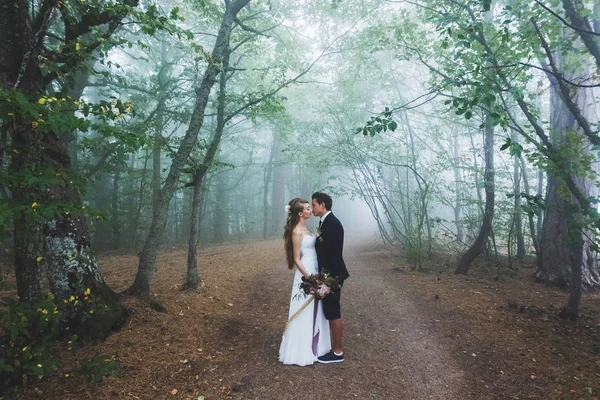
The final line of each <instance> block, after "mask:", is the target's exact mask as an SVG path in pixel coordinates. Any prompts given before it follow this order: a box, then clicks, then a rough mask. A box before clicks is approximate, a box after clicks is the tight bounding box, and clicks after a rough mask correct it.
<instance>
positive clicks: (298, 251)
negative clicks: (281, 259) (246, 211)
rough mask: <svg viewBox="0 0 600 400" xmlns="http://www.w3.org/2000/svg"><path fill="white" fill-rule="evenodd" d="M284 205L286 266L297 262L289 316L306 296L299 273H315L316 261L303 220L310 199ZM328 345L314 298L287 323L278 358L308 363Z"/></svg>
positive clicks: (308, 214)
mask: <svg viewBox="0 0 600 400" xmlns="http://www.w3.org/2000/svg"><path fill="white" fill-rule="evenodd" d="M286 208H287V209H288V214H287V222H286V224H285V231H284V233H283V239H284V241H285V253H286V256H287V262H288V267H289V268H290V269H293V268H294V266H296V274H295V275H294V283H293V284H292V296H291V300H290V311H289V314H288V318H290V317H291V316H292V315H294V314H295V313H296V311H298V310H299V309H300V308H301V307H302V305H303V304H304V303H305V302H306V301H307V300H308V298H307V297H306V296H305V295H304V292H302V294H300V293H301V290H300V283H301V282H302V277H303V276H305V277H308V276H310V275H311V274H315V273H317V271H318V264H317V252H316V250H315V242H316V240H317V237H316V236H314V235H313V234H312V233H310V231H309V230H308V228H306V220H307V219H309V218H310V217H311V215H312V214H311V209H310V204H309V202H308V201H306V200H304V199H300V198H295V199H292V200H291V201H290V202H289V204H288V207H286ZM330 347H331V344H330V335H329V322H328V321H327V320H326V319H325V315H324V314H323V305H322V303H321V302H320V301H315V300H313V301H312V303H311V304H309V305H308V307H306V308H305V309H304V310H303V311H302V312H301V313H300V314H299V315H298V316H297V317H296V318H294V320H292V321H291V322H290V323H289V325H288V327H287V329H286V331H285V332H284V333H283V339H282V341H281V347H280V348H279V361H281V362H282V363H284V364H295V365H310V364H313V363H314V362H315V361H317V357H318V356H321V355H323V354H326V353H327V352H328V351H329V349H330Z"/></svg>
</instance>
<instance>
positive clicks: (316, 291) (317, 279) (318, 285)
mask: <svg viewBox="0 0 600 400" xmlns="http://www.w3.org/2000/svg"><path fill="white" fill-rule="evenodd" d="M340 286H341V285H340V283H339V282H338V281H337V279H335V278H334V277H333V276H331V275H329V274H312V275H310V276H309V277H308V278H306V277H302V282H301V283H300V289H301V291H302V292H303V293H298V294H297V295H296V296H301V295H304V297H307V296H310V297H309V298H308V300H306V302H305V303H304V304H302V307H300V309H299V310H298V311H296V312H295V313H294V315H292V316H291V317H290V319H288V322H287V324H286V327H285V329H286V330H287V328H288V327H289V325H290V323H291V322H292V321H293V320H295V319H296V317H298V315H300V313H301V312H302V311H303V310H304V309H305V308H306V307H308V305H309V304H310V303H311V302H312V301H313V300H315V299H316V300H320V299H323V298H325V297H326V296H331V295H333V296H335V293H334V291H335V290H337V289H338V288H339V287H340ZM296 296H294V298H296Z"/></svg>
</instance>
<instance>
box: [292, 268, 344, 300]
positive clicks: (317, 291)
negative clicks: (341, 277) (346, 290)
mask: <svg viewBox="0 0 600 400" xmlns="http://www.w3.org/2000/svg"><path fill="white" fill-rule="evenodd" d="M339 286H340V284H339V283H338V281H337V279H335V278H334V277H333V276H331V275H329V274H327V273H325V274H312V275H310V276H309V277H308V278H306V277H302V282H301V283H300V289H301V290H302V291H303V292H304V294H305V295H306V296H310V295H312V296H314V297H315V298H316V299H322V298H324V297H326V296H329V295H331V294H333V292H334V291H335V290H336V289H338V288H339Z"/></svg>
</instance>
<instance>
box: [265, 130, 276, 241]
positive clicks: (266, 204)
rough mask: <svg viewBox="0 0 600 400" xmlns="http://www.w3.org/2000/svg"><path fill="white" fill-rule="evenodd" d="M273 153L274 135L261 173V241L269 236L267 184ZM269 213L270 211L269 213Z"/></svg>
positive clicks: (269, 209) (271, 173) (271, 209)
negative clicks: (267, 159)
mask: <svg viewBox="0 0 600 400" xmlns="http://www.w3.org/2000/svg"><path fill="white" fill-rule="evenodd" d="M275 151H276V150H275V133H273V141H272V143H271V151H270V154H269V161H268V162H267V165H265V170H264V172H263V204H262V210H263V232H262V236H263V240H264V239H266V238H267V235H268V234H269V216H270V214H271V213H273V207H272V206H271V207H269V184H270V183H271V177H272V175H273V158H274V156H275ZM269 211H271V213H270V212H269Z"/></svg>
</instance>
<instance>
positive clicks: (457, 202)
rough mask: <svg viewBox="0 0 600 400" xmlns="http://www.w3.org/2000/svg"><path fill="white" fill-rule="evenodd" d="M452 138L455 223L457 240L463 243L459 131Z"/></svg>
mask: <svg viewBox="0 0 600 400" xmlns="http://www.w3.org/2000/svg"><path fill="white" fill-rule="evenodd" d="M453 136H454V137H453V138H452V140H453V142H454V146H453V151H454V166H453V170H454V185H455V188H454V190H455V191H456V194H455V198H454V223H455V224H456V240H458V242H460V243H463V242H464V239H465V235H464V231H463V224H462V171H461V170H460V142H459V140H458V133H455V134H454V135H453Z"/></svg>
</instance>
